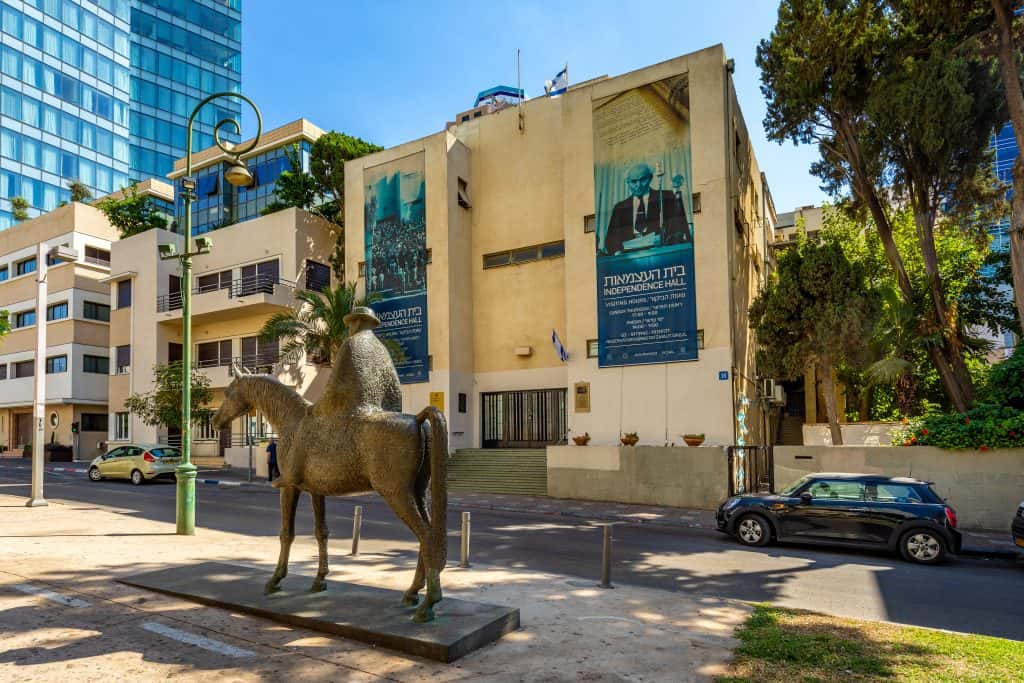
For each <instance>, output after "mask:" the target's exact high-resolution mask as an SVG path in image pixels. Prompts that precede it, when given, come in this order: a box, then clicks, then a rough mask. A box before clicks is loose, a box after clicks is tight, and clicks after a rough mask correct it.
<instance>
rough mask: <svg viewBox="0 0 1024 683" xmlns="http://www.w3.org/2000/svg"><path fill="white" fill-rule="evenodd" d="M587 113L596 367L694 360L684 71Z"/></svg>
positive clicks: (690, 177)
mask: <svg viewBox="0 0 1024 683" xmlns="http://www.w3.org/2000/svg"><path fill="white" fill-rule="evenodd" d="M593 116H594V198H595V202H596V206H595V218H596V226H597V227H596V229H595V231H594V232H595V234H596V247H597V335H598V365H599V366H600V367H612V366H617V365H645V364H650V363H672V362H677V361H687V360H696V358H697V307H696V304H697V302H696V298H695V296H694V272H693V222H692V216H693V207H692V195H693V189H692V180H693V174H692V170H691V167H690V164H691V158H690V92H689V83H688V80H687V77H686V75H681V76H674V77H672V78H667V79H665V80H662V81H657V82H655V83H651V84H648V85H644V86H641V87H638V88H634V89H632V90H628V91H626V92H622V93H619V94H617V95H613V96H610V97H607V98H604V99H601V100H596V101H595V102H594V112H593Z"/></svg>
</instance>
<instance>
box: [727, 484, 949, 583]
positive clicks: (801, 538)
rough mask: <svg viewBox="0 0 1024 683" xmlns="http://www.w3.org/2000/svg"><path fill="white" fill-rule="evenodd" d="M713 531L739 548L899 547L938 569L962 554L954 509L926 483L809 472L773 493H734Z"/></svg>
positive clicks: (908, 556)
mask: <svg viewBox="0 0 1024 683" xmlns="http://www.w3.org/2000/svg"><path fill="white" fill-rule="evenodd" d="M716 517H717V522H718V530H719V531H722V532H724V533H727V534H731V535H732V536H735V537H736V540H738V541H739V542H740V543H742V544H744V545H752V546H761V545H766V544H768V543H770V542H771V541H773V540H775V541H791V542H797V543H817V544H822V545H835V546H846V547H857V548H876V549H888V550H891V551H896V550H898V551H899V552H900V554H902V555H903V557H904V558H905V559H907V560H909V561H911V562H921V563H924V564H938V563H939V562H942V561H943V560H944V559H945V558H946V555H947V554H948V553H957V552H959V551H960V542H961V535H960V532H959V531H957V528H956V511H955V510H953V508H952V507H950V506H949V505H947V504H946V502H945V501H944V500H942V498H941V497H939V495H938V494H937V493H935V491H934V489H932V487H931V484H930V483H929V482H926V481H919V480H917V479H910V478H905V477H885V476H880V475H873V474H830V473H823V474H810V475H807V476H805V477H803V478H801V479H800V480H799V481H797V482H796V483H794V484H792V485H791V486H789V487H787V488H785V489H784V490H782V491H780V492H779V493H765V494H740V495H738V496H733V497H732V498H729V499H728V500H726V501H725V502H724V503H722V504H721V505H720V506H719V507H718V513H717V515H716Z"/></svg>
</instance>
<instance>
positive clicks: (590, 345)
mask: <svg viewBox="0 0 1024 683" xmlns="http://www.w3.org/2000/svg"><path fill="white" fill-rule="evenodd" d="M599 349H600V346H599V345H598V343H597V340H596V339H588V340H587V358H597V354H598V351H599Z"/></svg>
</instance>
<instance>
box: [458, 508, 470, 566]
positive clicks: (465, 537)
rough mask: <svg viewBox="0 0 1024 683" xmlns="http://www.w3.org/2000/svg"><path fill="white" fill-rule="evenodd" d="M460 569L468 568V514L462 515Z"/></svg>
mask: <svg viewBox="0 0 1024 683" xmlns="http://www.w3.org/2000/svg"><path fill="white" fill-rule="evenodd" d="M459 566H460V567H469V513H468V512H463V513H462V560H461V561H460V562H459Z"/></svg>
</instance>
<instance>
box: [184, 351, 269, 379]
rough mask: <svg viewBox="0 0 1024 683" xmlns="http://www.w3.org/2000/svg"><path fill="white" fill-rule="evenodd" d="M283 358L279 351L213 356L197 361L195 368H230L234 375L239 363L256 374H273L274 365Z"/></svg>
mask: <svg viewBox="0 0 1024 683" xmlns="http://www.w3.org/2000/svg"><path fill="white" fill-rule="evenodd" d="M280 360H281V354H280V352H278V351H273V352H263V353H256V354H252V355H246V356H235V357H233V358H211V359H210V360H205V361H202V360H200V361H196V362H194V363H193V364H192V367H193V368H196V369H198V370H205V369H207V368H225V367H226V368H228V374H229V375H230V376H232V377H233V376H234V374H235V371H234V366H235V365H238V366H239V367H241V368H242V369H243V370H246V371H247V372H249V373H252V374H254V375H272V374H273V373H274V366H275V365H276V364H277V363H278V362H279V361H280Z"/></svg>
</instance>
